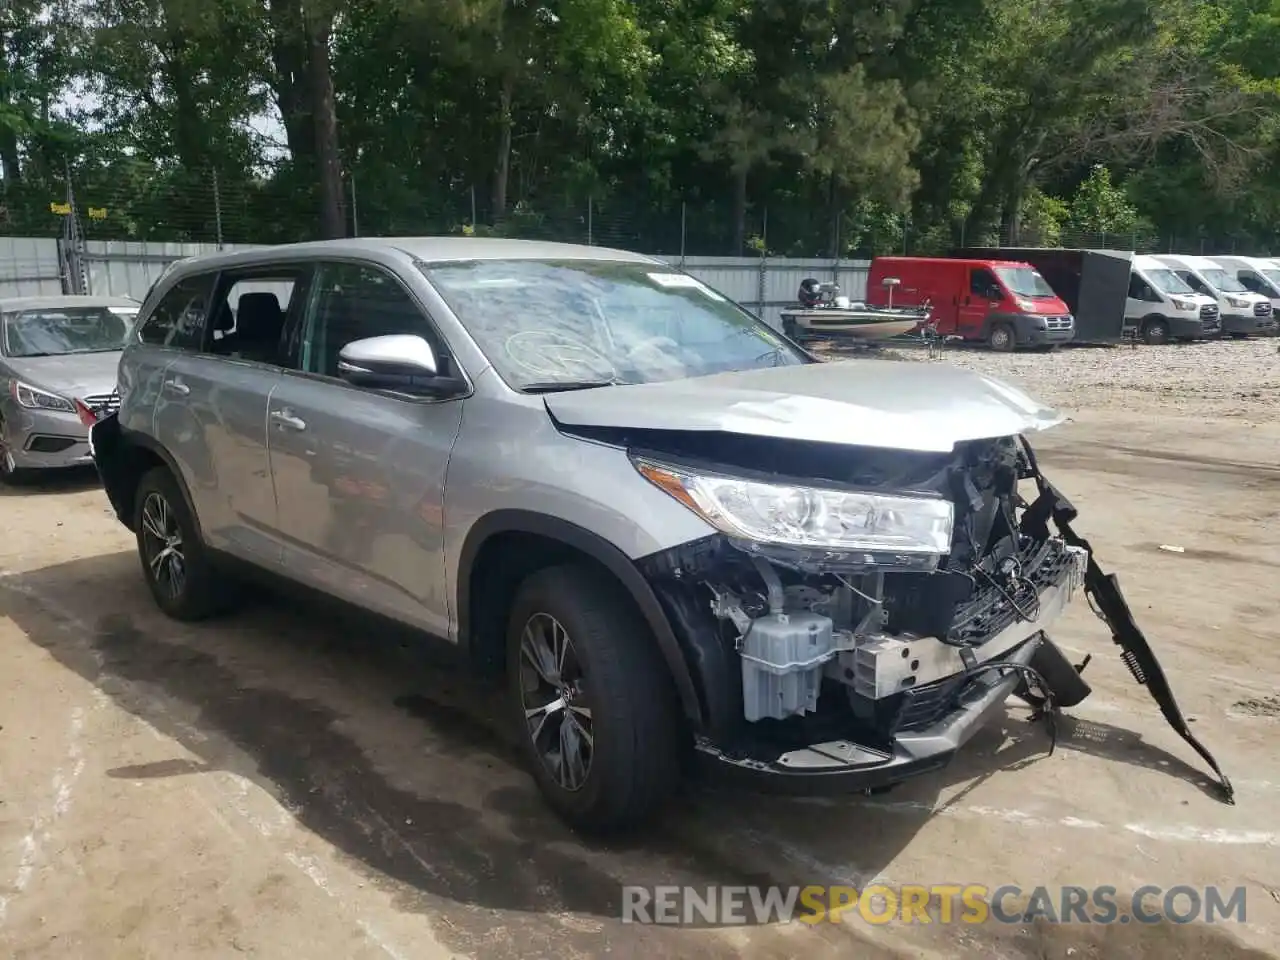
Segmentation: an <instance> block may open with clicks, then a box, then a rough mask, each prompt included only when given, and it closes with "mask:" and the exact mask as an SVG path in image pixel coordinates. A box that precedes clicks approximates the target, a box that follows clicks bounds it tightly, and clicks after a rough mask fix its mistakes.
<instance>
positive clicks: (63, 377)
mask: <svg viewBox="0 0 1280 960" xmlns="http://www.w3.org/2000/svg"><path fill="white" fill-rule="evenodd" d="M121 352H122V351H119V350H112V351H110V352H107V353H72V354H67V355H66V356H62V357H8V358H6V359H5V360H4V361H3V362H4V364H5V366H6V367H8V368H9V370H11V371H12V372H13V374H14V376H16V377H17V378H18V379H19V380H21V381H22V382H23V383H28V384H30V385H31V386H33V387H39V388H40V389H42V390H50V391H52V392H53V393H56V394H59V395H60V396H64V397H70V398H75V397H92V396H98V395H101V394H104V393H110V392H111V391H112V390H114V389H115V388H116V371H117V369H118V368H119V366H120V354H121Z"/></svg>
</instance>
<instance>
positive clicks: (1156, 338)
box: [1142, 317, 1169, 346]
mask: <svg viewBox="0 0 1280 960" xmlns="http://www.w3.org/2000/svg"><path fill="white" fill-rule="evenodd" d="M1142 342H1143V343H1147V344H1151V345H1152V346H1156V345H1157V344H1161V343H1168V342H1169V323H1168V321H1166V320H1162V319H1160V318H1159V317H1155V318H1153V319H1151V320H1147V321H1146V322H1145V323H1143V325H1142Z"/></svg>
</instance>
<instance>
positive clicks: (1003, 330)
mask: <svg viewBox="0 0 1280 960" xmlns="http://www.w3.org/2000/svg"><path fill="white" fill-rule="evenodd" d="M1017 344H1018V337H1017V334H1015V333H1014V332H1013V327H1011V326H1010V325H1009V324H1007V323H997V324H995V325H994V326H993V327H992V328H991V332H990V333H989V334H987V345H988V346H989V347H991V349H992V350H995V351H997V352H999V353H1008V352H1009V351H1010V350H1012V349H1013V348H1014V347H1015V346H1017Z"/></svg>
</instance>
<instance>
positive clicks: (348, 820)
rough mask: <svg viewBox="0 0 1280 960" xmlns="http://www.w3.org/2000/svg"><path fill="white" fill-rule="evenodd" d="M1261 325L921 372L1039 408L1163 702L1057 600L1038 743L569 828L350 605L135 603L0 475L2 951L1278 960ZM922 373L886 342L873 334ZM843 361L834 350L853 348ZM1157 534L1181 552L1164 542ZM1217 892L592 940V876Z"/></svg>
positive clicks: (483, 707)
mask: <svg viewBox="0 0 1280 960" xmlns="http://www.w3.org/2000/svg"><path fill="white" fill-rule="evenodd" d="M1276 346H1277V343H1276V341H1257V342H1245V343H1217V344H1203V345H1195V346H1188V347H1176V346H1172V347H1165V348H1146V347H1140V348H1138V349H1137V350H1129V349H1127V348H1121V349H1112V350H1104V349H1067V350H1060V351H1057V352H1055V353H1051V354H1026V355H1013V356H995V355H992V354H990V353H986V352H983V351H977V350H973V351H970V350H964V349H949V350H948V351H947V353H946V355H945V358H944V359H943V360H941V361H939V362H943V363H956V364H960V365H963V366H966V367H973V368H975V369H980V370H983V371H985V372H989V373H993V374H995V375H997V376H1001V377H1005V378H1008V379H1010V380H1013V381H1017V382H1019V383H1021V384H1022V385H1023V386H1024V387H1026V388H1027V389H1029V390H1030V391H1032V392H1033V393H1035V394H1037V395H1039V396H1041V397H1043V398H1044V399H1046V400H1048V401H1050V402H1053V403H1055V404H1057V405H1060V406H1061V407H1063V408H1064V410H1065V411H1066V412H1067V413H1069V414H1070V416H1071V417H1072V422H1070V423H1068V424H1065V425H1064V426H1063V427H1061V428H1059V429H1057V430H1055V431H1052V432H1051V433H1049V434H1047V435H1045V436H1044V437H1043V438H1041V439H1040V440H1039V441H1038V443H1037V445H1038V447H1039V449H1040V451H1041V459H1042V461H1043V466H1044V467H1045V469H1046V471H1048V472H1049V473H1050V474H1051V476H1052V478H1053V479H1054V481H1055V482H1056V483H1057V484H1058V485H1059V486H1060V487H1062V488H1063V489H1064V490H1065V491H1066V492H1068V493H1069V495H1071V496H1072V498H1073V499H1074V500H1075V501H1076V503H1077V504H1078V506H1079V507H1080V508H1081V520H1080V522H1079V524H1078V526H1079V529H1080V532H1081V533H1082V534H1084V535H1086V536H1088V537H1090V538H1091V539H1092V540H1093V541H1094V544H1095V546H1096V547H1097V549H1098V551H1099V555H1100V558H1101V560H1102V562H1103V564H1104V566H1106V567H1107V568H1108V569H1111V570H1115V571H1117V572H1118V573H1119V574H1120V575H1121V578H1122V580H1123V583H1124V585H1125V590H1126V594H1127V595H1128V598H1129V600H1130V603H1131V605H1132V607H1133V609H1134V610H1135V612H1136V614H1137V616H1138V618H1139V621H1140V623H1141V625H1142V626H1143V628H1144V629H1145V630H1146V632H1147V634H1148V635H1149V636H1150V638H1151V640H1152V643H1153V645H1154V646H1155V647H1156V648H1157V652H1158V653H1159V654H1160V656H1161V658H1162V661H1163V663H1164V666H1165V670H1166V673H1167V674H1168V675H1169V677H1170V680H1171V682H1172V684H1173V686H1174V689H1175V690H1176V692H1177V694H1178V696H1179V700H1180V702H1181V704H1182V707H1183V709H1184V711H1185V712H1186V713H1187V714H1189V715H1190V716H1192V717H1194V718H1195V729H1196V731H1197V733H1198V734H1199V735H1200V736H1201V737H1202V738H1203V739H1204V740H1205V741H1206V742H1207V743H1208V744H1209V745H1210V746H1211V748H1212V749H1213V750H1214V751H1215V753H1216V754H1217V755H1218V758H1219V760H1220V761H1221V762H1222V763H1223V765H1224V767H1225V768H1226V769H1227V770H1228V772H1229V773H1230V774H1231V775H1233V778H1234V780H1235V781H1236V785H1237V790H1238V799H1237V805H1236V806H1234V807H1229V806H1226V805H1223V804H1221V803H1220V802H1218V801H1217V800H1216V799H1214V798H1213V797H1212V796H1211V794H1210V792H1209V791H1208V789H1207V788H1206V785H1205V779H1204V776H1203V767H1202V765H1201V763H1200V761H1199V759H1198V758H1197V757H1196V756H1195V755H1194V754H1192V753H1191V752H1190V750H1188V749H1187V748H1186V746H1185V745H1184V744H1182V742H1181V741H1180V740H1179V739H1178V738H1177V737H1176V736H1175V735H1174V734H1173V733H1172V732H1171V731H1170V730H1169V729H1168V728H1167V727H1166V726H1165V724H1164V722H1163V720H1162V719H1161V718H1160V716H1159V713H1158V711H1157V710H1156V708H1155V706H1154V704H1153V703H1152V702H1151V701H1150V699H1149V697H1148V696H1147V694H1146V692H1145V691H1144V690H1143V689H1142V688H1140V687H1138V686H1136V685H1135V684H1134V683H1133V681H1132V680H1131V679H1130V678H1129V676H1128V674H1127V672H1126V671H1125V670H1124V668H1123V667H1122V665H1121V664H1120V662H1119V660H1118V659H1117V657H1116V656H1115V653H1114V648H1113V646H1112V645H1111V643H1110V641H1109V639H1108V637H1107V636H1106V634H1105V633H1104V631H1103V628H1102V627H1101V625H1100V624H1098V622H1097V621H1096V620H1095V619H1094V617H1093V616H1092V615H1091V614H1090V613H1089V611H1088V609H1087V607H1086V606H1085V605H1084V604H1083V603H1078V604H1077V605H1076V607H1075V608H1074V609H1073V610H1072V611H1070V612H1069V614H1068V615H1067V616H1066V617H1065V618H1064V620H1063V621H1062V623H1061V626H1060V628H1059V629H1057V630H1056V631H1055V637H1056V639H1057V640H1058V641H1059V643H1060V644H1062V645H1064V646H1065V647H1066V648H1067V649H1068V650H1070V651H1071V652H1072V654H1073V656H1075V655H1082V654H1084V653H1086V652H1089V653H1093V654H1094V655H1095V657H1094V660H1093V662H1092V663H1091V665H1090V666H1089V670H1088V674H1087V676H1088V678H1089V679H1090V681H1091V683H1092V684H1093V687H1094V691H1095V692H1094V696H1093V697H1092V698H1091V699H1090V700H1088V701H1086V702H1085V703H1084V704H1082V705H1081V706H1080V707H1078V708H1074V709H1072V710H1071V711H1068V713H1069V716H1067V717H1064V718H1063V721H1062V722H1061V723H1060V725H1059V730H1058V735H1059V742H1058V748H1057V750H1056V751H1055V752H1054V753H1053V755H1052V756H1049V755H1048V747H1049V741H1048V734H1047V732H1046V731H1045V729H1044V727H1043V726H1041V725H1039V724H1036V725H1031V724H1028V722H1027V712H1026V711H1025V710H1024V709H1021V708H1017V707H1010V709H1009V711H1008V715H1007V716H1006V717H1005V718H1003V719H1002V720H1001V721H999V722H997V723H995V724H993V725H992V726H991V727H990V728H989V729H987V730H985V731H984V732H983V733H982V734H980V735H979V737H978V738H977V739H976V740H975V741H973V742H972V743H971V744H970V746H969V748H968V749H967V751H966V752H965V753H964V754H963V756H962V757H961V758H959V759H958V760H957V761H956V762H955V764H953V766H952V767H951V768H950V769H949V770H947V771H944V772H941V773H939V774H936V775H933V776H930V777H927V778H921V779H919V780H917V781H914V782H912V783H910V784H908V785H905V786H903V787H902V788H900V789H898V790H896V791H894V792H892V793H890V794H888V795H885V796H878V797H874V798H865V797H864V798H848V799H831V800H822V801H808V802H801V801H795V800H781V799H766V798H761V797H755V796H749V795H744V794H738V793H731V792H726V791H721V790H716V789H712V788H709V787H706V786H696V787H692V788H690V789H689V790H688V792H687V793H686V795H685V796H684V797H683V798H682V800H681V802H680V804H679V805H678V806H677V808H676V809H675V810H674V811H673V812H672V814H671V815H670V817H669V818H668V819H667V820H666V821H665V822H664V823H663V824H662V825H661V827H660V828H659V829H657V830H656V831H654V832H653V834H651V835H648V836H644V837H637V838H635V839H634V840H633V841H632V842H630V843H627V844H616V845H609V846H602V845H596V844H586V843H583V842H582V841H580V840H579V839H577V838H575V837H574V836H572V835H571V834H569V833H568V832H566V831H565V830H564V829H563V828H562V827H560V826H559V824H558V823H557V822H555V821H554V820H552V819H551V818H550V817H549V816H547V814H546V813H545V811H544V809H543V807H542V804H541V802H540V801H539V799H538V798H537V796H536V795H535V793H534V791H533V790H532V788H531V786H530V784H529V781H528V778H527V777H526V776H525V774H524V773H523V772H521V771H520V770H519V769H517V767H516V766H515V765H514V764H513V762H512V759H511V755H512V754H511V749H510V746H509V742H508V740H507V739H506V737H505V735H504V734H503V733H502V732H501V731H500V730H499V729H498V728H497V727H496V726H495V724H494V721H493V716H494V709H495V704H494V701H493V698H492V696H491V695H490V694H489V693H488V692H487V691H484V690H480V689H477V688H476V687H475V686H474V685H473V684H471V683H469V682H468V681H467V680H465V679H464V678H462V677H459V676H457V675H455V674H454V673H452V672H451V671H450V670H448V669H446V668H444V667H442V666H440V665H437V664H433V663H432V662H431V660H430V658H428V657H427V656H425V655H424V653H423V652H422V651H421V650H419V649H417V648H414V647H406V646H405V645H403V644H401V643H398V642H396V641H395V639H394V638H386V637H381V636H370V635H369V633H368V631H367V630H365V629H364V628H363V627H362V625H361V624H360V623H359V622H358V621H348V620H344V619H340V618H335V617H332V616H330V615H328V614H320V613H317V612H314V611H310V610H304V609H298V608H296V606H295V605H293V604H290V603H288V602H285V601H280V600H275V601H272V600H270V599H268V600H266V601H264V602H261V603H258V604H256V605H254V606H252V607H251V608H248V609H246V610H244V611H243V612H241V613H239V614H237V615H235V616H234V617H232V618H230V619H229V620H226V621H222V622H218V623H213V624H207V625H201V626H198V627H187V626H182V625H178V624H175V623H173V622H171V621H168V620H166V619H165V618H164V617H163V616H161V615H160V614H159V613H158V612H157V611H156V610H155V608H154V606H153V604H152V603H151V600H150V598H149V596H148V595H147V593H146V589H145V587H144V585H143V582H142V579H141V576H140V573H139V570H138V562H137V559H136V556H135V553H134V548H133V543H132V539H131V537H130V535H129V534H128V533H127V532H126V531H125V530H123V529H122V528H121V527H120V526H119V525H118V524H116V523H115V521H114V519H113V518H112V517H111V516H110V515H109V514H108V512H107V510H106V507H105V501H104V498H103V496H102V494H101V492H100V491H99V490H97V489H96V487H95V485H94V483H93V481H92V478H87V477H84V476H79V477H67V478H62V479H58V480H51V481H49V482H46V483H43V484H41V485H39V486H36V487H32V488H29V489H18V490H0V530H3V531H4V536H3V538H0V956H3V957H14V958H76V960H78V958H90V957H92V958H95V960H97V958H126V957H127V958H152V957H154V958H164V960H169V958H173V957H182V958H188V957H191V958H206V957H208V958H215V957H216V958H222V957H238V956H253V957H263V958H275V957H290V958H296V960H310V958H315V960H333V958H339V957H341V958H348V957H349V958H366V957H369V958H373V957H378V958H393V960H396V958H435V957H450V956H456V957H484V958H486V960H491V958H492V960H501V958H506V957H511V958H516V957H520V958H526V957H542V956H546V957H552V956H554V957H556V958H558V960H566V958H573V957H594V956H600V955H602V954H605V953H609V954H614V955H618V956H637V957H638V956H641V955H653V954H654V953H661V952H667V953H669V954H670V955H672V956H680V957H708V958H710V957H731V956H748V957H752V958H756V957H760V958H771V957H778V958H782V957H792V956H795V955H798V954H800V953H804V954H805V955H807V956H813V957H837V956H840V957H848V956H856V957H859V958H860V960H862V958H866V960H875V958H891V957H948V958H952V957H974V958H983V960H990V958H996V957H1011V958H1024V957H1025V958H1038V960H1049V958H1054V960H1057V958H1062V960H1065V958H1068V957H1069V958H1071V960H1089V958H1098V957H1114V958H1117V960H1119V958H1122V957H1123V958H1126V960H1128V958H1141V957H1148V958H1152V960H1155V958H1159V960H1173V958H1187V960H1191V958H1196V960H1199V958H1202V957H1206V956H1216V957H1219V958H1230V960H1240V958H1263V957H1272V956H1277V955H1280V954H1277V950H1280V855H1278V853H1280V828H1278V827H1277V825H1276V813H1275V811H1276V810H1277V800H1280V754H1277V751H1276V749H1275V742H1276V741H1275V737H1276V733H1277V730H1278V729H1280V728H1278V727H1277V725H1276V724H1277V719H1276V718H1277V707H1278V705H1280V699H1277V694H1278V693H1280V690H1278V679H1280V628H1278V627H1277V616H1278V615H1280V601H1278V600H1277V590H1276V582H1277V579H1276V568H1277V565H1280V468H1278V467H1277V464H1278V463H1280V425H1277V422H1276V416H1275V411H1276V409H1277V406H1276V399H1277V396H1278V391H1280V374H1278V373H1277V369H1278V365H1280V355H1278V354H1277V350H1276ZM896 352H897V354H898V355H899V356H901V357H903V358H904V359H908V360H921V359H922V358H923V354H922V353H921V352H919V351H915V350H912V349H904V350H900V351H896ZM852 362H854V363H856V361H852ZM1162 545H1174V546H1178V547H1181V548H1182V551H1183V552H1181V553H1174V552H1169V551H1167V550H1162V549H1161V547H1162ZM873 877H881V878H886V879H888V880H890V881H894V882H899V883H926V884H928V883H948V882H953V883H986V884H989V885H991V886H996V885H1000V884H1019V885H1021V886H1022V887H1023V888H1024V889H1030V888H1032V887H1034V886H1036V885H1041V884H1044V885H1051V884H1080V885H1085V886H1091V885H1095V884H1111V885H1114V886H1116V887H1117V888H1118V889H1119V890H1120V891H1122V892H1126V891H1127V892H1132V891H1133V890H1135V889H1137V888H1138V887H1139V886H1141V885H1142V884H1147V883H1150V884H1160V885H1163V886H1165V887H1169V886H1172V885H1174V884H1190V885H1195V886H1203V885H1206V884H1214V883H1217V884H1229V885H1234V884H1237V883H1243V884H1245V885H1246V888H1247V891H1248V915H1247V922H1246V923H1245V924H1243V925H1240V924H1223V923H1218V924H1216V925H1213V926H1209V925H1198V924H1193V925H1156V926H1150V925H1146V924H1128V925H1125V924H1116V925H1111V926H1098V925H1092V926H1086V925H1081V924H1071V925H1058V926H1034V927H1029V928H1023V927H1021V926H1015V927H1001V926H999V925H994V926H983V927H981V928H978V927H949V928H945V929H944V928H940V927H939V926H938V925H937V924H934V925H932V926H928V927H926V926H914V927H899V926H889V927H877V926H870V925H867V924H865V923H863V922H862V921H860V920H858V919H856V918H850V919H848V920H847V921H846V922H845V923H843V924H840V925H834V924H822V925H819V926H818V927H809V926H794V927H781V926H776V925H775V926H769V927H756V928H739V929H731V930H693V929H675V928H658V927H637V926H631V925H623V924H621V923H620V922H619V921H618V919H617V916H618V903H619V894H618V887H617V885H618V884H621V883H642V884H656V883H677V882H688V883H696V884H699V885H705V884H709V883H730V884H734V883H781V884H793V883H795V884H808V883H855V884H861V883H865V882H866V881H868V880H870V879H871V878H873Z"/></svg>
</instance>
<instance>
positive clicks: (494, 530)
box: [456, 510, 704, 729]
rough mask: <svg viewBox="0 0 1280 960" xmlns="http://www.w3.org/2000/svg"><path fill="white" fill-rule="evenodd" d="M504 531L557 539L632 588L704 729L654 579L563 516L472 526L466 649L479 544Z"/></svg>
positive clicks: (462, 630) (464, 599)
mask: <svg viewBox="0 0 1280 960" xmlns="http://www.w3.org/2000/svg"><path fill="white" fill-rule="evenodd" d="M503 533H529V534H535V535H537V536H541V537H546V538H547V539H549V540H557V541H559V542H560V543H563V544H565V545H566V546H569V547H572V548H574V549H575V550H578V551H579V552H581V553H584V554H586V555H587V556H589V557H591V558H592V559H593V560H595V561H597V562H598V563H600V564H601V565H602V566H603V567H604V568H605V569H606V570H608V571H609V572H610V573H612V574H613V575H614V576H615V577H616V578H617V579H618V581H619V582H620V583H621V584H622V585H623V586H624V587H625V588H626V589H627V592H628V593H629V594H630V595H631V598H632V600H634V601H635V604H636V606H637V607H638V608H639V610H640V613H641V614H642V615H643V616H644V618H645V621H646V622H647V623H648V625H649V628H650V630H652V631H653V635H654V638H655V639H656V640H657V641H658V647H659V649H660V650H661V651H662V656H663V659H664V660H665V661H666V664H667V669H668V670H669V671H670V673H671V679H672V681H673V682H674V683H675V687H676V692H677V694H678V695H679V697H680V703H681V706H682V707H683V709H684V712H685V715H686V716H687V717H688V718H689V719H690V720H691V721H693V722H694V723H695V725H696V726H697V727H698V728H699V729H700V728H701V727H702V726H703V723H704V717H703V711H702V707H701V704H700V703H699V700H698V696H697V693H696V691H695V688H694V684H693V678H692V676H691V675H690V672H689V664H688V662H687V660H686V659H685V656H684V652H683V650H682V649H681V647H680V642H679V641H678V640H677V639H676V635H675V632H674V631H673V630H672V629H671V623H670V621H669V620H668V619H667V615H666V613H665V611H664V610H663V608H662V605H661V603H659V602H658V598H657V596H656V595H655V594H654V592H653V588H652V587H650V586H649V582H648V581H647V580H645V578H644V577H643V576H642V575H641V573H640V571H639V570H638V569H637V568H636V565H635V564H634V563H633V562H632V561H631V559H630V558H629V557H628V556H627V555H626V554H625V553H623V552H622V551H621V550H619V549H618V548H617V547H615V546H614V545H613V544H612V543H610V542H609V541H608V540H606V539H604V538H603V537H601V536H599V535H598V534H595V533H592V532H591V531H590V530H587V529H586V528H585V527H580V526H578V525H577V524H575V523H570V522H569V521H568V520H562V519H560V518H559V517H552V516H548V515H547V514H543V513H535V512H533V511H529V510H495V511H493V512H492V513H487V514H485V515H484V516H483V517H481V518H480V519H479V520H477V521H476V522H475V524H473V525H472V527H471V529H470V530H469V531H468V533H467V538H466V540H465V542H464V543H463V545H462V553H461V554H460V556H459V559H458V590H457V607H456V609H457V611H458V642H459V645H460V646H462V647H464V648H465V647H467V646H469V643H470V639H471V630H472V624H471V572H472V570H473V568H474V567H475V561H476V557H478V556H479V555H480V549H481V548H482V547H483V546H484V544H485V542H486V541H488V540H489V539H490V538H491V537H494V536H497V535H500V534H503Z"/></svg>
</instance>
